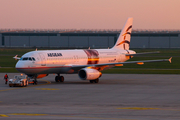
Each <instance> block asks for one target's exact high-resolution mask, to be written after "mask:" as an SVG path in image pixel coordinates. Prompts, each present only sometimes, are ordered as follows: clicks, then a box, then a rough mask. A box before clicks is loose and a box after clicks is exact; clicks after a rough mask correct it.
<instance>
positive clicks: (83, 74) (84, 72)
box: [78, 68, 102, 80]
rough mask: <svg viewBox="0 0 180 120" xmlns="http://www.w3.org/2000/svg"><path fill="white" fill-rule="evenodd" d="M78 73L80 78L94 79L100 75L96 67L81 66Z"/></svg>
mask: <svg viewBox="0 0 180 120" xmlns="http://www.w3.org/2000/svg"><path fill="white" fill-rule="evenodd" d="M78 75H79V78H80V79H82V80H95V79H97V78H99V77H101V75H102V73H101V72H99V71H98V70H96V69H88V68H83V69H81V70H80V71H79V73H78Z"/></svg>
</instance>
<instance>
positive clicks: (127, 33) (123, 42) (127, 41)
mask: <svg viewBox="0 0 180 120" xmlns="http://www.w3.org/2000/svg"><path fill="white" fill-rule="evenodd" d="M131 28H132V25H131V26H129V27H128V28H127V30H126V32H125V33H124V34H123V35H122V36H124V40H123V41H122V42H120V43H119V44H117V45H116V46H119V45H121V44H123V46H124V50H125V43H126V44H128V45H130V41H129V40H125V39H126V35H131V32H128V31H129V30H130V29H131Z"/></svg>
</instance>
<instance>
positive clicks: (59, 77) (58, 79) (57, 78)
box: [55, 74, 64, 82]
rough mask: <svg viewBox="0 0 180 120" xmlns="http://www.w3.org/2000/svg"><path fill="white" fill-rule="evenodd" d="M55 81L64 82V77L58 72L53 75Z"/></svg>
mask: <svg viewBox="0 0 180 120" xmlns="http://www.w3.org/2000/svg"><path fill="white" fill-rule="evenodd" d="M55 81H56V82H64V77H63V76H60V74H58V76H56V77H55Z"/></svg>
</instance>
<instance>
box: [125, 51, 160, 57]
mask: <svg viewBox="0 0 180 120" xmlns="http://www.w3.org/2000/svg"><path fill="white" fill-rule="evenodd" d="M154 53H160V52H159V51H155V52H144V53H136V54H126V56H138V55H147V54H154Z"/></svg>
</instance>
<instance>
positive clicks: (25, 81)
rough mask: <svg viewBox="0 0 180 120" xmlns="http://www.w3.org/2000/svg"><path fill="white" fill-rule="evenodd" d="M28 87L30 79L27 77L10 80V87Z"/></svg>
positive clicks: (21, 76) (20, 76)
mask: <svg viewBox="0 0 180 120" xmlns="http://www.w3.org/2000/svg"><path fill="white" fill-rule="evenodd" d="M27 85H28V79H27V76H26V75H15V76H14V78H13V79H10V80H9V87H14V86H22V87H25V86H27Z"/></svg>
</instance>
